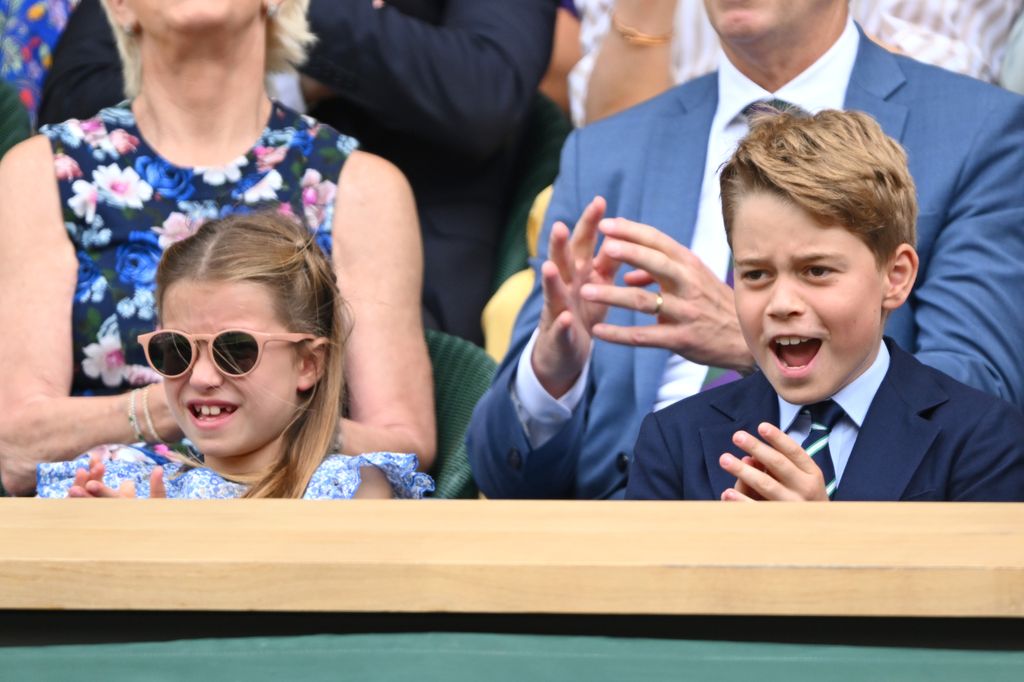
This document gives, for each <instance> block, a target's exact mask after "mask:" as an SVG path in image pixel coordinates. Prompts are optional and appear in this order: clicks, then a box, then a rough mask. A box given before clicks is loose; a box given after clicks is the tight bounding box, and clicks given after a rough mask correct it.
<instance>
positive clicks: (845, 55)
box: [715, 18, 860, 128]
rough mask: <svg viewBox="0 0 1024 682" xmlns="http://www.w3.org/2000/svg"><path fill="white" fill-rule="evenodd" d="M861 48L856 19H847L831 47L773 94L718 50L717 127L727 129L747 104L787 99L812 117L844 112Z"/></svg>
mask: <svg viewBox="0 0 1024 682" xmlns="http://www.w3.org/2000/svg"><path fill="white" fill-rule="evenodd" d="M859 45H860V33H859V32H858V31H857V26H856V24H854V23H853V19H851V18H847V20H846V27H845V28H844V29H843V32H842V34H840V36H839V39H838V40H836V42H835V43H833V45H832V47H830V48H829V49H828V50H827V51H826V52H825V54H823V55H821V57H819V58H818V60H817V61H816V62H814V63H813V64H811V65H810V66H809V67H807V68H806V69H804V71H803V72H802V73H800V74H799V75H797V76H796V78H794V79H793V80H791V81H790V82H788V83H786V84H785V85H783V86H782V87H781V88H779V90H778V91H776V92H774V93H772V92H768V91H767V90H765V89H764V88H762V87H761V86H760V85H758V84H757V83H755V82H754V81H752V80H750V79H749V78H747V77H746V76H745V75H743V73H741V72H740V70H739V69H737V68H736V67H735V66H734V65H733V63H732V62H730V61H729V59H728V57H726V56H725V53H724V52H722V50H721V48H719V55H718V62H719V67H718V112H717V114H716V116H715V123H716V125H718V126H720V127H722V128H724V127H725V126H727V125H729V124H730V123H732V122H733V121H734V120H735V119H736V117H737V116H739V114H740V113H741V112H742V111H743V109H744V108H745V107H746V106H747V105H748V104H750V103H751V102H756V101H758V100H769V99H774V98H777V99H781V100H785V101H786V102H789V103H790V104H795V105H797V106H798V107H800V108H802V109H804V110H805V111H808V112H810V113H812V114H813V113H817V112H819V111H821V110H822V109H842V108H843V103H844V101H845V99H846V87H847V85H848V83H849V82H850V74H851V73H853V65H854V62H856V61H857V49H858V47H859Z"/></svg>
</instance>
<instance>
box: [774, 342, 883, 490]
mask: <svg viewBox="0 0 1024 682" xmlns="http://www.w3.org/2000/svg"><path fill="white" fill-rule="evenodd" d="M888 370H889V349H888V348H886V347H885V343H884V342H882V344H881V348H880V349H879V351H878V355H877V356H875V361H874V362H873V363H871V366H870V367H868V368H867V370H866V371H865V372H864V373H863V374H861V375H860V376H859V377H857V378H856V379H854V380H853V381H851V382H850V383H849V384H848V385H846V386H844V387H843V388H842V389H840V390H839V391H838V392H837V393H836V394H835V395H834V396H832V400H834V401H835V402H836V403H838V404H839V407H841V408H843V412H845V413H846V414H844V415H843V417H842V418H841V419H840V420H839V422H838V423H837V424H836V425H835V427H833V428H832V431H831V432H830V433H829V435H828V451H829V454H830V455H832V466H833V468H834V469H835V471H836V485H839V483H840V482H841V481H842V479H843V472H844V471H846V464H847V463H848V462H849V461H850V453H851V452H853V445H854V443H856V442H857V434H858V433H860V427H861V425H862V424H864V417H866V416H867V414H868V408H869V407H871V401H872V400H874V399H875V394H876V393H878V387H879V386H881V385H882V379H884V378H885V373H886V372H887V371H888ZM803 407H804V406H803V405H794V404H793V403H787V402H786V401H785V400H783V399H782V398H781V397H780V398H779V428H780V429H782V430H783V431H785V432H786V434H787V435H788V436H789V437H790V438H792V439H793V440H795V441H796V442H797V443H803V442H804V439H805V438H807V435H808V434H809V433H810V432H811V417H810V415H807V414H800V410H802V409H803ZM826 482H827V481H826Z"/></svg>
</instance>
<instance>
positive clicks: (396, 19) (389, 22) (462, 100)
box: [40, 0, 557, 343]
mask: <svg viewBox="0 0 1024 682" xmlns="http://www.w3.org/2000/svg"><path fill="white" fill-rule="evenodd" d="M556 5H557V3H556V1H555V0H514V1H510V0H389V2H388V3H387V5H386V6H385V7H384V8H383V9H379V10H378V9H374V8H373V7H372V5H371V3H370V0H358V1H356V0H346V1H344V2H339V1H338V0H312V2H311V4H310V10H309V19H310V25H311V27H312V29H313V32H314V33H315V34H316V35H317V36H318V38H319V41H318V43H317V44H316V45H315V46H314V48H313V49H312V51H311V52H310V55H309V60H308V61H307V63H306V65H305V66H304V67H303V70H304V71H305V72H306V73H308V74H309V75H310V76H312V77H314V78H316V79H318V80H320V81H322V82H324V83H325V84H327V85H329V86H331V87H332V88H334V89H335V90H337V91H338V93H339V96H338V97H337V98H336V99H332V100H328V101H326V102H323V103H321V104H320V105H319V106H317V107H315V108H314V109H313V110H312V111H311V112H310V113H311V114H312V115H313V116H315V117H316V118H318V119H320V120H321V121H323V122H324V123H327V124H329V125H331V126H333V127H335V128H337V129H338V130H340V131H341V132H344V133H346V134H348V135H351V136H353V137H355V138H356V139H357V140H359V142H360V144H361V146H362V148H363V149H364V150H366V151H369V152H373V153H375V154H379V155H381V156H383V157H384V158H386V159H388V160H389V161H391V162H393V163H394V164H395V165H397V166H398V167H399V168H400V169H401V170H402V172H404V173H405V175H406V177H407V178H408V179H409V182H410V184H411V185H412V188H413V193H414V194H415V196H416V204H417V208H418V210H419V217H420V223H421V227H422V230H423V250H424V253H425V258H426V261H425V267H426V272H425V283H424V292H423V303H424V315H425V318H426V321H427V324H428V326H431V327H436V328H440V329H442V330H444V331H446V332H449V333H453V334H457V335H459V336H463V337H465V338H468V339H470V340H472V341H475V342H477V343H480V342H482V340H483V334H482V332H481V329H480V313H481V311H482V310H483V306H484V304H485V303H486V302H487V299H488V297H489V296H490V293H491V284H492V279H493V274H494V263H495V250H496V246H497V244H498V241H499V238H500V235H501V230H502V228H503V226H504V222H505V214H506V209H507V204H508V200H509V198H510V196H511V190H512V183H514V181H515V173H516V170H517V168H516V162H517V160H518V157H517V150H518V142H519V140H520V139H521V137H522V132H523V124H524V122H525V120H526V115H527V113H528V111H529V107H530V102H531V101H532V98H533V96H534V93H535V92H536V89H537V85H538V84H539V83H540V79H541V77H542V76H543V75H544V71H545V69H546V68H547V64H548V58H549V57H550V54H551V40H552V31H553V27H554V20H555V9H556ZM55 55H56V56H55V59H54V69H53V72H52V73H51V75H50V77H49V78H48V79H47V83H46V86H45V90H44V94H43V104H42V107H41V110H40V122H41V123H56V122H59V121H63V120H66V119H67V118H72V117H74V118H84V117H87V116H91V115H92V114H94V113H96V111H97V110H98V109H100V108H102V107H104V106H109V105H111V104H115V103H117V102H119V101H121V100H122V99H123V94H122V90H123V85H122V81H121V75H120V68H121V67H120V62H119V60H118V56H117V51H116V46H115V44H114V41H113V36H112V33H111V30H110V27H109V25H108V24H107V21H106V18H105V17H104V15H103V10H102V8H101V7H100V4H99V1H98V0H83V1H82V3H81V4H80V5H79V6H78V8H77V9H75V11H74V13H73V14H72V15H71V19H70V20H69V22H68V26H67V29H66V31H65V33H64V35H63V36H62V38H61V40H60V43H59V45H58V47H57V49H56V51H55ZM365 229H372V226H371V225H367V226H365Z"/></svg>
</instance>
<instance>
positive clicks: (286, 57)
mask: <svg viewBox="0 0 1024 682" xmlns="http://www.w3.org/2000/svg"><path fill="white" fill-rule="evenodd" d="M101 2H102V4H103V9H104V10H105V11H106V13H107V20H108V21H109V22H110V26H111V27H112V28H113V29H114V39H115V40H116V42H117V52H118V54H119V55H121V69H122V72H123V74H124V94H125V96H126V97H128V98H129V99H131V98H133V97H136V96H138V94H139V92H140V91H141V90H142V62H141V60H140V58H139V39H138V36H137V35H135V34H134V33H129V32H128V31H126V30H125V27H124V26H119V25H118V24H117V22H116V21H114V17H113V15H112V14H111V12H110V8H109V7H108V6H107V2H108V0H101ZM308 9H309V0H281V2H280V4H279V5H278V10H277V13H276V14H275V15H274V17H273V18H268V19H267V63H266V72H267V73H268V74H270V73H288V72H290V71H294V70H295V69H296V68H297V67H298V66H300V65H301V64H302V63H303V62H304V61H306V50H307V49H308V48H309V47H310V46H311V45H312V44H313V43H314V42H316V36H314V35H313V33H312V31H310V30H309V22H308V21H307V20H306V11H307V10H308Z"/></svg>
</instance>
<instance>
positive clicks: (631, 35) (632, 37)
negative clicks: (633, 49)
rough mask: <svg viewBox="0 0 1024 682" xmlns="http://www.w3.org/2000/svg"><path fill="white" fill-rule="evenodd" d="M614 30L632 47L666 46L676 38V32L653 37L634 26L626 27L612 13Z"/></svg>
mask: <svg viewBox="0 0 1024 682" xmlns="http://www.w3.org/2000/svg"><path fill="white" fill-rule="evenodd" d="M612 28H614V29H615V31H616V32H617V33H618V34H619V35H620V36H622V39H623V40H625V41H626V42H627V43H629V44H630V45H639V46H642V47H651V46H654V45H664V44H665V43H669V42H672V38H673V37H674V36H675V31H669V32H668V33H662V34H661V35H651V34H650V33H643V32H642V31H638V30H637V29H635V28H633V27H632V26H626V25H625V24H624V23H622V22H621V21H619V17H618V15H617V14H615V13H614V12H612Z"/></svg>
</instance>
